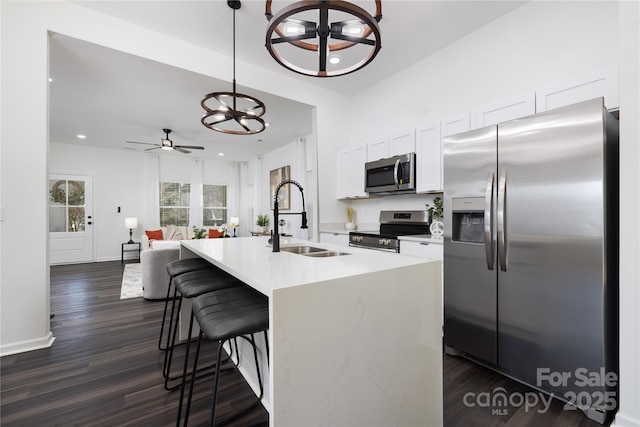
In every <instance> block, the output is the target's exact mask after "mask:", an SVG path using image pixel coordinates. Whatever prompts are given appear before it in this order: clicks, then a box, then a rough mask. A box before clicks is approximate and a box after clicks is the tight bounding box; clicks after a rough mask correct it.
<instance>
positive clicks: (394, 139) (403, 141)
mask: <svg viewBox="0 0 640 427" xmlns="http://www.w3.org/2000/svg"><path fill="white" fill-rule="evenodd" d="M415 151H416V130H415V129H407V130H405V131H403V132H398V133H395V134H393V135H391V137H390V138H389V156H398V155H401V154H407V153H413V152H415Z"/></svg>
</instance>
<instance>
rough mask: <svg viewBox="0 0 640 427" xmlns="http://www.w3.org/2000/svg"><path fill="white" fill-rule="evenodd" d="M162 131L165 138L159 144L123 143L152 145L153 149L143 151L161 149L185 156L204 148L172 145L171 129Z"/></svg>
mask: <svg viewBox="0 0 640 427" xmlns="http://www.w3.org/2000/svg"><path fill="white" fill-rule="evenodd" d="M162 131H163V132H164V133H165V135H166V136H165V137H164V138H162V139H161V140H160V141H161V143H160V144H151V143H149V142H137V141H125V142H127V143H129V144H143V145H154V147H153V148H147V149H146V150H144V151H149V150H157V149H158V148H162V149H163V150H176V151H179V152H181V153H185V154H187V153H190V152H191V151H189V150H204V147H201V146H199V145H173V141H172V140H170V139H169V134H170V133H171V129H162ZM185 148H188V149H189V150H185Z"/></svg>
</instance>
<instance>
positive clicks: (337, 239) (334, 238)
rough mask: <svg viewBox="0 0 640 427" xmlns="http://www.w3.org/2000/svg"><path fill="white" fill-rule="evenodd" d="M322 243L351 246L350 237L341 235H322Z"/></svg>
mask: <svg viewBox="0 0 640 427" xmlns="http://www.w3.org/2000/svg"><path fill="white" fill-rule="evenodd" d="M320 243H328V244H331V245H339V246H349V235H348V234H341V233H320Z"/></svg>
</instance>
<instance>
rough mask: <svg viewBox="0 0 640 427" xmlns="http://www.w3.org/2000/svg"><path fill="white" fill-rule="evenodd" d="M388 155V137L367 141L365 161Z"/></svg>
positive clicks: (383, 157)
mask: <svg viewBox="0 0 640 427" xmlns="http://www.w3.org/2000/svg"><path fill="white" fill-rule="evenodd" d="M387 157H389V138H387V137H384V138H380V139H375V140H372V141H369V142H368V143H367V161H369V162H372V161H374V160H380V159H386V158H387Z"/></svg>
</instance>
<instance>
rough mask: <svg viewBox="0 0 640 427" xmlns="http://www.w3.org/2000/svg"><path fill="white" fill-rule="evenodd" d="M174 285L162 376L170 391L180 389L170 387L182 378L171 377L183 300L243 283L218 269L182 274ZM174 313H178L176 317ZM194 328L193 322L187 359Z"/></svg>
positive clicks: (176, 386) (188, 338) (190, 325)
mask: <svg viewBox="0 0 640 427" xmlns="http://www.w3.org/2000/svg"><path fill="white" fill-rule="evenodd" d="M212 267H213V266H212ZM173 284H174V288H175V289H174V305H173V306H172V309H171V321H170V322H169V327H170V330H169V335H171V341H168V342H167V351H166V352H165V354H164V366H163V370H162V374H163V377H164V387H165V389H166V390H169V391H171V390H176V389H177V388H178V387H180V384H176V385H174V386H171V387H170V386H169V382H171V381H173V380H178V379H181V378H182V377H181V376H175V377H172V376H171V362H172V359H173V351H174V348H175V346H176V337H177V333H178V319H177V313H180V310H181V309H182V299H183V298H195V297H198V296H200V295H203V294H206V293H209V292H213V291H218V290H221V289H225V288H231V287H236V286H241V285H243V283H242V282H241V281H239V280H238V279H236V278H235V277H233V276H231V275H230V274H229V273H226V272H225V271H223V270H221V269H219V268H217V267H213V268H208V269H205V270H196V271H190V272H188V273H183V274H180V275H178V276H176V277H175V278H174V279H173ZM175 299H177V300H178V307H177V310H174V308H175ZM174 311H175V312H176V315H175V316H174ZM191 317H192V318H193V311H192V312H191ZM171 325H173V330H171ZM192 327H193V322H192V321H190V322H189V333H188V334H189V336H188V337H187V340H186V342H187V351H186V356H185V357H187V358H188V357H189V354H188V345H189V342H190V340H191V330H192Z"/></svg>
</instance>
